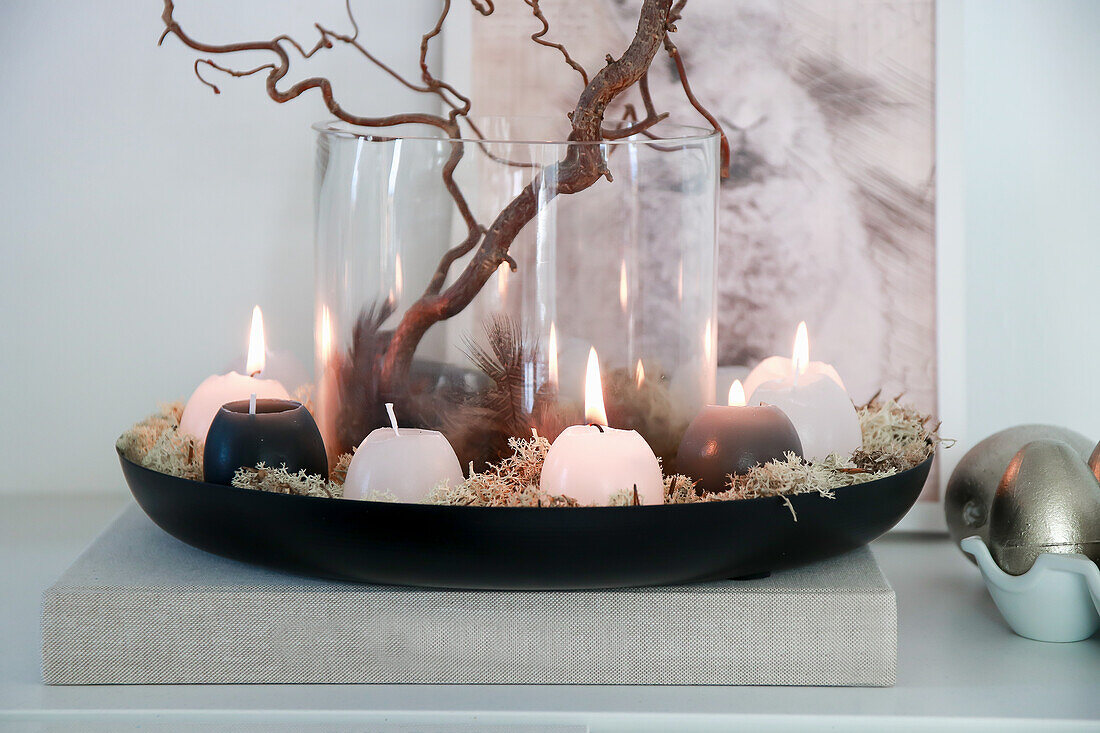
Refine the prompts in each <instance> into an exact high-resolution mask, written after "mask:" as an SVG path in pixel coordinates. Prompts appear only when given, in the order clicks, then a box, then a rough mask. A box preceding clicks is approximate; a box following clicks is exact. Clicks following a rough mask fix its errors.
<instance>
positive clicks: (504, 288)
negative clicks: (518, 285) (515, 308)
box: [497, 262, 511, 303]
mask: <svg viewBox="0 0 1100 733" xmlns="http://www.w3.org/2000/svg"><path fill="white" fill-rule="evenodd" d="M510 273H511V270H510V269H509V268H508V263H507V262H501V263H500V265H499V266H498V267H497V293H498V294H499V295H500V300H501V302H502V303H503V302H504V300H505V299H506V298H507V297H508V275H509V274H510Z"/></svg>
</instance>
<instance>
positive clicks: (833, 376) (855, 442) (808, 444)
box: [745, 321, 863, 460]
mask: <svg viewBox="0 0 1100 733" xmlns="http://www.w3.org/2000/svg"><path fill="white" fill-rule="evenodd" d="M745 392H746V393H747V394H748V395H749V399H748V403H749V404H750V405H755V404H760V403H763V404H766V405H774V406H776V407H778V408H779V409H781V410H782V411H783V412H784V413H786V415H787V417H789V418H790V420H791V422H792V423H793V424H794V427H795V430H797V431H798V437H799V439H800V440H801V441H802V453H803V455H804V456H805V457H806V458H808V459H811V460H821V459H823V458H825V457H826V456H828V455H829V454H832V453H836V454H837V455H839V456H841V457H844V458H847V457H848V456H850V455H851V454H852V451H854V450H855V449H856V448H859V447H860V446H861V445H863V433H862V431H861V430H860V427H859V416H858V415H857V414H856V408H855V405H853V404H852V399H851V398H850V397H849V396H848V391H847V390H846V389H845V388H844V382H842V381H841V379H840V375H839V374H837V371H836V369H834V368H833V367H832V366H831V365H829V364H825V363H823V362H820V361H810V345H809V337H808V336H807V333H806V323H805V321H803V322H802V323H799V324H798V331H797V333H796V335H795V340H794V351H793V353H792V355H791V358H790V359H787V358H786V357H782V356H769V357H768V358H767V359H765V360H764V361H762V362H760V364H759V365H757V367H756V368H755V369H753V370H752V372H751V373H749V376H748V378H747V379H746V380H745Z"/></svg>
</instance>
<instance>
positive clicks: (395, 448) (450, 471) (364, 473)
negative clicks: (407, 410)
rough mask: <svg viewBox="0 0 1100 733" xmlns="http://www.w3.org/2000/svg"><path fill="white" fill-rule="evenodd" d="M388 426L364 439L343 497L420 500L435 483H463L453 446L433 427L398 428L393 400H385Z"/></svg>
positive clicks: (347, 480)
mask: <svg viewBox="0 0 1100 733" xmlns="http://www.w3.org/2000/svg"><path fill="white" fill-rule="evenodd" d="M386 412H388V413H389V415H390V427H388V428H377V429H375V430H373V431H371V434H370V435H368V436H367V437H366V438H364V439H363V442H362V443H360V444H359V448H358V449H356V451H355V455H354V456H353V457H352V459H351V465H350V466H348V475H347V478H346V479H345V480H344V498H345V499H370V498H371V497H372V496H375V495H378V494H386V493H389V494H393V496H394V497H396V498H397V500H398V501H403V502H407V503H416V502H422V501H424V500H425V499H426V498H428V494H429V493H430V492H431V490H432V489H434V488H435V487H436V486H438V485H440V484H442V483H443V482H445V481H446V482H448V483H449V484H450V485H451V486H455V485H457V484H460V483H462V480H463V476H462V467H461V466H460V465H459V463H458V456H456V455H455V451H454V448H452V447H451V444H450V443H448V442H447V439H446V438H445V437H443V433H440V432H437V431H435V430H420V429H418V428H399V427H398V426H397V416H396V415H395V414H394V411H393V403H389V402H388V403H386Z"/></svg>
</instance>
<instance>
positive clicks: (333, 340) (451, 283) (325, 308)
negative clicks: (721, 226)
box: [314, 118, 719, 472]
mask: <svg viewBox="0 0 1100 733" xmlns="http://www.w3.org/2000/svg"><path fill="white" fill-rule="evenodd" d="M476 124H477V125H478V129H479V130H480V132H481V133H482V134H483V135H484V137H485V139H480V138H477V137H474V138H471V139H463V140H452V139H449V138H447V137H445V136H442V135H441V134H439V135H437V134H435V133H436V132H438V131H435V130H433V129H432V128H427V129H426V130H425V129H423V128H420V129H411V128H410V129H408V130H399V131H398V133H400V134H395V133H394V132H393V131H392V130H387V131H385V134H384V135H379V134H378V132H377V131H365V132H364V131H362V130H359V129H356V128H351V127H348V126H345V125H343V124H340V123H331V124H321V125H318V126H317V127H316V129H317V131H318V147H317V170H316V217H317V218H316V359H317V362H316V377H317V386H316V392H315V395H314V406H315V411H316V413H317V415H318V418H319V423H320V425H321V428H322V433H323V434H324V438H325V442H326V445H327V446H328V450H329V454H330V457H335V456H337V455H339V454H340V453H343V452H348V451H350V450H351V449H352V448H353V447H355V446H356V445H358V443H359V442H360V441H361V440H362V439H363V437H364V436H365V435H366V434H367V433H368V432H369V431H370V430H371V429H373V428H375V427H379V426H383V425H387V424H388V419H387V415H386V412H385V409H384V403H386V402H393V403H394V404H395V408H396V413H397V418H398V420H399V422H400V424H401V425H406V426H411V427H422V428H430V429H437V430H440V431H442V432H443V433H444V434H445V435H446V436H447V438H448V440H449V441H450V442H451V443H452V445H453V446H454V447H455V450H456V452H457V453H458V456H459V459H460V461H461V463H462V465H463V466H464V467H466V466H468V465H470V464H471V463H472V464H473V465H474V466H475V468H480V467H482V466H484V465H485V464H486V463H487V462H493V461H497V460H499V459H500V458H502V457H505V456H506V455H509V454H510V452H511V451H510V450H509V449H508V446H507V439H508V438H509V437H530V435H531V430H532V428H533V429H534V430H536V431H538V432H539V434H541V435H544V436H545V437H547V438H550V439H551V440H552V439H553V438H554V437H555V436H556V435H557V433H558V432H560V431H561V430H562V429H563V428H564V427H566V426H568V425H571V424H578V423H583V422H585V421H586V416H585V386H586V367H587V364H588V361H589V358H590V353H591V352H592V351H593V350H594V352H595V354H596V355H597V358H598V361H599V365H600V378H601V384H600V390H599V392H600V393H601V394H602V397H603V400H604V404H605V409H606V415H607V424H609V425H610V426H612V427H619V428H633V429H636V430H637V431H638V432H639V433H641V434H642V436H643V437H644V438H645V439H646V440H647V441H648V442H649V444H650V445H651V447H652V448H653V449H654V452H655V453H656V454H657V455H658V456H659V457H661V458H662V459H663V461H664V463H665V468H666V472H667V471H669V470H670V469H673V468H674V465H673V464H674V461H675V453H676V448H677V446H678V445H679V441H680V437H681V436H682V434H683V431H684V429H685V428H686V426H687V424H688V422H689V421H690V420H691V419H692V417H694V415H695V414H696V413H697V412H698V410H699V409H700V408H701V407H702V406H703V405H704V404H707V403H710V402H712V401H713V399H714V392H715V348H714V343H715V322H716V319H715V271H714V267H715V253H716V211H717V191H718V165H719V163H718V138H717V135H716V134H715V133H714V132H712V131H710V130H702V129H698V128H683V127H675V126H669V125H662V126H661V128H660V132H661V135H660V136H659V139H650V138H647V137H643V136H634V137H630V138H626V139H623V140H617V141H610V142H601V143H574V142H568V141H565V140H564V136H563V135H562V134H561V133H562V131H561V130H560V129H556V128H559V127H560V125H557V124H556V123H553V122H551V121H547V120H538V119H519V120H516V119H500V118H497V119H486V120H479V121H477V122H476ZM457 146H461V152H462V155H461V157H458V156H457V155H456V147H457ZM579 146H586V147H585V149H584V150H583V151H581V150H579V149H576V150H572V149H571V148H574V147H579ZM582 152H583V153H585V154H586V155H588V156H589V158H588V159H590V160H592V159H595V160H599V161H600V162H601V163H602V165H604V166H606V169H607V172H608V174H609V175H607V176H604V177H601V178H599V179H598V180H596V181H595V182H594V183H592V184H591V185H589V186H587V187H586V188H584V189H583V190H579V191H571V190H570V185H569V183H570V179H569V175H568V174H567V173H565V172H564V171H567V170H568V168H567V166H563V165H561V162H562V161H569V160H571V159H574V158H577V157H581V156H578V154H579V153H582ZM456 160H457V161H458V162H457V165H456V166H454V173H453V181H454V186H455V188H456V189H457V190H458V191H460V192H461V196H462V198H463V200H464V201H465V202H466V204H467V205H468V207H469V211H470V214H471V216H472V218H473V220H475V221H476V224H477V226H478V227H482V228H484V229H487V230H489V231H490V232H492V231H493V229H494V228H496V227H502V226H503V227H505V228H507V226H508V225H509V223H514V222H515V221H521V223H522V224H523V225H522V228H521V229H519V232H518V234H517V235H516V236H515V237H514V240H513V241H511V244H510V246H509V247H508V250H507V252H508V255H509V256H510V258H511V259H512V264H510V263H508V262H501V263H500V264H499V265H496V264H495V263H494V262H493V260H492V259H491V258H489V257H486V256H485V253H484V252H481V247H482V244H483V243H484V242H485V241H486V239H487V237H486V236H484V235H482V234H481V233H480V230H478V233H477V234H476V235H475V237H474V240H475V241H474V243H473V245H472V248H471V250H470V251H469V252H462V251H456V250H455V248H456V247H457V246H459V245H460V243H462V242H463V241H464V240H466V238H467V236H468V233H469V221H468V220H467V219H466V218H464V216H463V215H462V213H461V211H460V208H459V206H458V205H457V204H456V201H455V198H454V197H453V195H452V193H451V191H450V190H449V188H448V185H447V181H446V177H445V174H446V172H447V171H448V170H449V166H450V165H453V164H454V162H455V161H456ZM524 196H529V199H524ZM517 200H519V202H520V203H523V202H524V201H526V202H527V204H529V205H527V206H519V205H517V204H516V203H514V202H517ZM510 205H511V206H512V209H513V210H515V209H521V210H522V211H521V212H520V213H521V214H522V216H520V218H519V219H518V220H517V219H508V218H507V217H505V218H504V220H503V221H502V219H501V213H502V211H505V210H506V209H508V207H509V206H510ZM448 252H451V253H453V254H454V255H458V256H456V257H455V259H454V261H453V262H452V263H451V264H450V266H449V267H447V266H445V265H443V264H442V263H444V262H445V261H446V260H447V258H448ZM493 265H495V266H493ZM490 266H493V267H492V270H491V271H490V270H489V269H488V268H489V267H490ZM444 272H445V275H441V274H440V273H444ZM433 278H438V280H439V281H441V282H442V285H441V287H440V288H438V292H436V291H434V290H433V291H431V292H427V291H429V290H430V288H431V283H432V282H433ZM460 280H461V281H462V282H461V283H459V281H460ZM471 282H472V283H474V287H472V288H471V287H467V286H468V285H469V283H471ZM456 283H459V284H458V285H456ZM467 301H468V302H467ZM443 312H445V314H446V315H447V316H448V317H446V318H440V319H439V320H433V319H435V318H436V317H437V316H438V315H439V314H440V313H443ZM410 313H412V315H410ZM414 322H415V325H416V328H415V329H412V330H415V331H418V332H419V331H423V333H422V335H419V334H418V335H417V338H415V339H410V338H408V332H409V328H408V327H409V325H410V323H414ZM425 326H426V327H425ZM398 341H400V342H401V343H400V346H398V345H397V342H398ZM410 341H413V342H415V343H413V344H412V348H413V351H412V354H413V356H412V361H411V363H409V364H406V365H405V366H404V367H401V366H397V367H395V366H394V364H395V354H397V353H407V352H408V350H409V348H410ZM396 361H400V359H399V358H397V359H396Z"/></svg>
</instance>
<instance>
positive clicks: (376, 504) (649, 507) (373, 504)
mask: <svg viewBox="0 0 1100 733" xmlns="http://www.w3.org/2000/svg"><path fill="white" fill-rule="evenodd" d="M115 452H116V453H118V457H119V459H120V460H122V461H124V462H125V463H128V464H129V465H130V466H132V467H134V468H136V469H138V470H140V471H146V472H149V473H155V474H158V475H160V476H167V477H168V478H172V479H177V480H179V481H186V482H188V483H190V484H199V485H201V486H203V487H207V488H210V489H229V490H231V491H233V492H242V493H244V492H247V493H249V494H263V495H267V496H275V497H285V498H290V499H293V500H308V501H318V500H319V501H333V502H344V501H348V502H353V503H354V504H355V505H358V506H362V507H363V508H364V509H365V510H369V509H371V508H374V509H376V510H377V509H381V508H383V507H385V508H392V507H402V508H404V509H411V510H413V511H433V512H434V511H453V510H465V511H483V512H484V511H488V510H497V511H498V512H517V511H525V512H546V511H563V512H564V511H569V512H578V511H589V512H604V513H607V512H616V511H620V510H622V509H634V510H642V511H647V512H649V513H652V512H655V511H661V510H665V511H668V510H679V511H700V510H699V507H705V506H710V505H719V506H727V505H730V504H734V503H738V504H741V503H743V502H761V503H764V502H771V503H781V502H783V500H784V498H785V497H784V496H759V497H756V498H753V499H722V500H719V501H696V502H686V503H683V504H642V505H640V506H577V507H562V506H553V507H535V506H471V505H467V504H419V503H412V502H396V501H371V500H368V499H344V498H342V497H341V498H337V497H329V496H303V495H301V494H279V493H274V492H269V491H257V490H255V489H242V488H240V487H237V486H232V485H225V484H212V483H208V482H206V481H195V480H194V479H188V478H184V477H182V476H174V475H172V474H166V473H160V472H159V471H154V470H153V469H151V468H147V467H145V466H142V465H141V464H140V463H135V462H134V461H132V460H130V459H129V458H128V457H127V456H126V455H124V454H123V452H122V451H121V450H120V449H119V448H118V447H117V446H116V447H115ZM935 457H936V456H935V453H933V454H932V455H930V456H928V458H926V459H925V460H923V461H921V462H920V463H918V464H917V465H915V466H913V467H912V468H908V469H906V470H904V471H900V472H898V473H895V474H891V475H889V476H884V477H882V478H880V479H875V480H873V481H864V482H863V483H859V484H849V485H848V486H838V487H837V488H835V489H833V491H834V492H838V491H839V492H843V491H844V490H845V489H851V488H855V487H868V486H873V485H875V484H877V483H879V482H882V481H889V480H898V479H899V478H900V477H904V476H907V475H909V474H911V473H913V472H915V471H920V470H923V469H925V468H926V467H931V463H932V461H933V460H935ZM795 496H799V497H820V498H823V497H821V495H820V494H814V493H806V494H798V495H795ZM587 516H592V514H591V513H590V514H588V515H587Z"/></svg>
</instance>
